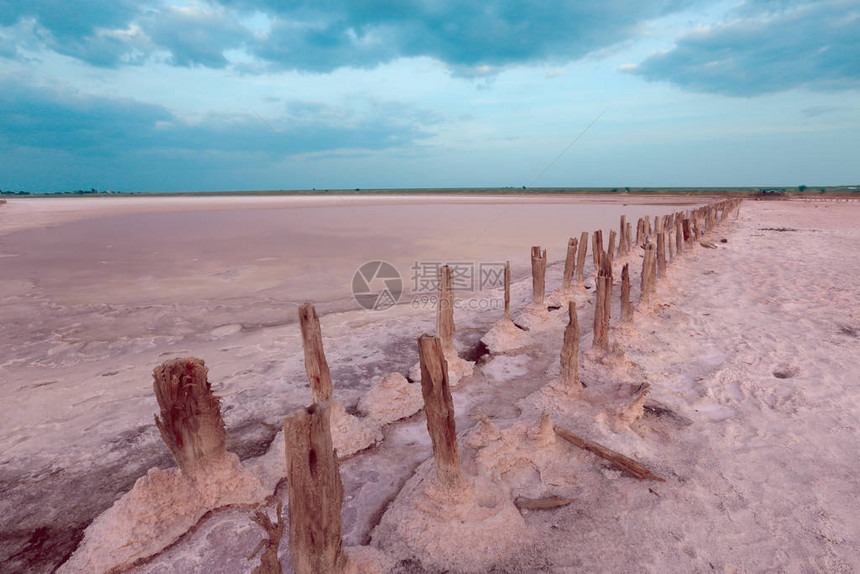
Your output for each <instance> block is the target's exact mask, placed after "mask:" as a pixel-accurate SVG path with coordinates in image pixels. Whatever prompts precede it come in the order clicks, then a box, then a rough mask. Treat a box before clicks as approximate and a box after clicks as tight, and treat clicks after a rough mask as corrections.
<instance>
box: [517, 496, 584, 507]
mask: <svg viewBox="0 0 860 574" xmlns="http://www.w3.org/2000/svg"><path fill="white" fill-rule="evenodd" d="M572 502H579V499H578V498H561V497H559V496H550V497H547V498H526V497H524V496H518V497H516V499H514V506H516V507H517V508H518V509H520V510H546V509H549V508H559V507H562V506H567V505H568V504H571V503H572Z"/></svg>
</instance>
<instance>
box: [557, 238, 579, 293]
mask: <svg viewBox="0 0 860 574" xmlns="http://www.w3.org/2000/svg"><path fill="white" fill-rule="evenodd" d="M576 247H577V241H576V239H574V238H573V237H571V238H570V239H568V240H567V256H566V257H565V258H564V275H562V280H561V287H562V289H565V290H568V289H570V284H571V281H573V273H574V271H576Z"/></svg>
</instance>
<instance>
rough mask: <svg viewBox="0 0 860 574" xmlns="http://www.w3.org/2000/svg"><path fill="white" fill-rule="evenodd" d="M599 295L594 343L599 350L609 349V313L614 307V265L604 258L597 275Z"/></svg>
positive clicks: (597, 296) (595, 315)
mask: <svg viewBox="0 0 860 574" xmlns="http://www.w3.org/2000/svg"><path fill="white" fill-rule="evenodd" d="M596 283H597V293H596V297H595V303H594V342H593V346H594V347H595V348H597V349H608V348H609V313H610V308H611V305H612V265H611V263H610V261H609V259H608V258H606V257H604V258H603V263H602V265H601V267H600V271H599V272H598V273H597V281H596Z"/></svg>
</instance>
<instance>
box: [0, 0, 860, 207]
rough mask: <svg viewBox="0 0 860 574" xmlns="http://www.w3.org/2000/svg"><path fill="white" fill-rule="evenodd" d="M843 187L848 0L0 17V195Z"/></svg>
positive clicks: (270, 0) (391, 5)
mask: <svg viewBox="0 0 860 574" xmlns="http://www.w3.org/2000/svg"><path fill="white" fill-rule="evenodd" d="M583 132H584V133H583ZM571 144H572V145H571ZM565 150H566V151H565ZM858 182H860V0H832V1H830V0H824V1H815V2H809V1H804V0H766V1H765V0H759V1H745V2H738V1H737V0H733V1H725V2H723V1H707V0H701V1H697V0H661V1H657V0H654V1H652V0H639V1H636V0H629V1H621V0H618V1H615V0H579V1H573V0H571V1H560V0H541V1H534V2H522V1H519V2H518V1H514V0H482V1H480V2H477V1H474V0H468V1H454V0H314V1H312V2H305V1H301V0H295V1H292V2H279V1H276V0H218V1H215V0H213V1H179V0H90V1H87V0H79V1H75V2H71V1H67V0H0V188H2V189H15V190H17V189H25V190H29V191H62V190H72V189H78V188H87V189H88V188H90V187H95V188H97V189H116V190H125V191H182V190H190V191H194V190H249V189H308V188H318V189H320V188H331V189H335V188H356V187H361V188H379V187H385V188H398V187H401V188H402V187H474V186H521V185H527V186H533V187H540V186H609V187H616V186H617V187H624V186H635V187H638V186H688V185H702V186H733V185H777V184H778V185H799V184H806V185H810V186H812V185H832V184H848V183H858Z"/></svg>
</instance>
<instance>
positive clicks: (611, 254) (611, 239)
mask: <svg viewBox="0 0 860 574" xmlns="http://www.w3.org/2000/svg"><path fill="white" fill-rule="evenodd" d="M615 235H616V234H615V230H614V229H613V230H611V231H610V232H609V245H607V246H606V255H607V256H608V257H609V261H612V260H613V259H615Z"/></svg>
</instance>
